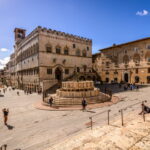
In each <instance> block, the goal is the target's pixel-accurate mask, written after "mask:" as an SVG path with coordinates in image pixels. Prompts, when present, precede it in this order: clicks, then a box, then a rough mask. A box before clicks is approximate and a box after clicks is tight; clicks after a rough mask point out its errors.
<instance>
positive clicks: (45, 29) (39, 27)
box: [35, 26, 92, 44]
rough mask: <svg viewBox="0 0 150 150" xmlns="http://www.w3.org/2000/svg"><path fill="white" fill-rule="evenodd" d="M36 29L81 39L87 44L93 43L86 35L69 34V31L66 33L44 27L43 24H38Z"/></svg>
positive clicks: (68, 38)
mask: <svg viewBox="0 0 150 150" xmlns="http://www.w3.org/2000/svg"><path fill="white" fill-rule="evenodd" d="M35 31H38V32H43V33H49V34H52V35H55V36H60V37H64V38H65V39H66V40H76V41H80V42H85V43H87V44H92V40H91V39H88V38H84V37H81V36H77V35H73V34H69V33H65V32H61V31H57V30H52V29H47V28H42V27H41V26H38V27H37V28H36V29H35Z"/></svg>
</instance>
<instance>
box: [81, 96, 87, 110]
mask: <svg viewBox="0 0 150 150" xmlns="http://www.w3.org/2000/svg"><path fill="white" fill-rule="evenodd" d="M86 106H87V102H86V100H85V99H84V98H83V100H82V110H83V111H84V110H86Z"/></svg>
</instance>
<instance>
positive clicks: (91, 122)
mask: <svg viewBox="0 0 150 150" xmlns="http://www.w3.org/2000/svg"><path fill="white" fill-rule="evenodd" d="M89 119H90V120H91V130H92V129H93V121H92V117H89Z"/></svg>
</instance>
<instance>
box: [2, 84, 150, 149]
mask: <svg viewBox="0 0 150 150" xmlns="http://www.w3.org/2000/svg"><path fill="white" fill-rule="evenodd" d="M149 90H150V87H148V88H142V89H140V90H139V91H127V92H122V93H118V94H115V95H116V96H119V97H121V101H120V102H119V103H117V104H114V105H112V106H105V107H102V108H97V109H92V110H87V111H86V112H82V111H80V110H77V111H46V110H38V109H36V108H35V107H34V104H35V103H37V101H38V100H40V99H42V96H41V95H37V94H31V95H25V94H24V93H23V92H22V91H20V96H17V90H15V91H7V92H6V93H5V96H4V97H0V109H2V108H4V107H6V108H9V110H10V114H9V120H8V124H9V125H11V126H12V129H8V128H7V127H6V126H4V125H3V116H2V112H1V113H0V145H2V144H8V150H13V149H15V148H21V149H22V150H44V149H46V148H49V147H51V146H52V145H54V144H56V143H58V142H59V141H62V140H63V139H65V138H66V137H68V136H72V135H73V134H75V133H78V132H80V131H81V130H83V129H86V124H87V123H88V122H89V117H90V116H92V115H95V117H94V118H93V119H94V122H95V124H94V125H95V126H96V125H103V124H106V123H107V119H106V118H107V112H105V111H107V110H108V109H111V116H110V119H112V117H115V116H116V117H117V116H118V117H120V114H119V113H118V110H119V109H121V108H125V107H126V106H129V105H134V104H135V103H138V102H141V101H142V100H148V102H149ZM140 109H141V107H140V104H138V105H135V107H130V108H129V109H127V110H126V111H125V112H124V113H125V114H127V113H129V112H131V111H135V110H137V111H140ZM101 112H104V113H102V114H100V113H101Z"/></svg>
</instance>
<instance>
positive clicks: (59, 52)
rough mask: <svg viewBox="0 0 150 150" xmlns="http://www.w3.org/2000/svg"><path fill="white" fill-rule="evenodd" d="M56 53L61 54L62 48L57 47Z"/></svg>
mask: <svg viewBox="0 0 150 150" xmlns="http://www.w3.org/2000/svg"><path fill="white" fill-rule="evenodd" d="M56 53H57V54H61V47H60V46H56Z"/></svg>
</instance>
